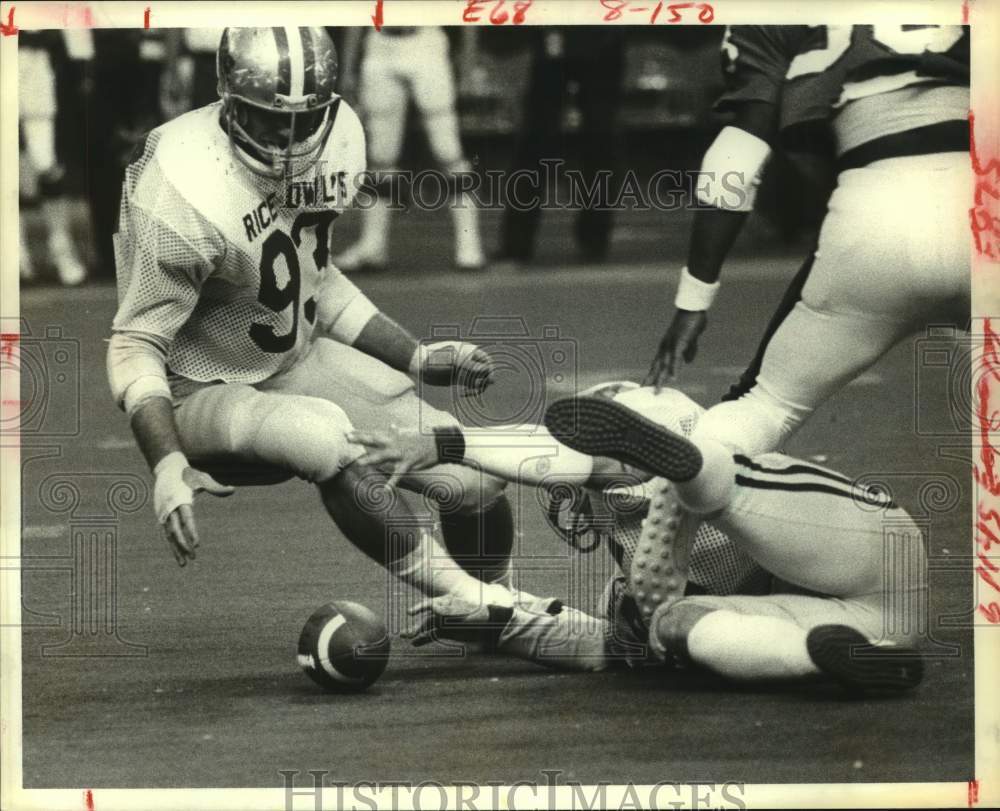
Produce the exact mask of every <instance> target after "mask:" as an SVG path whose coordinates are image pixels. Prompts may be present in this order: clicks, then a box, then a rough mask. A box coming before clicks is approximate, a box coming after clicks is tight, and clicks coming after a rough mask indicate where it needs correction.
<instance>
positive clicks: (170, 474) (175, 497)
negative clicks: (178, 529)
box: [153, 451, 194, 524]
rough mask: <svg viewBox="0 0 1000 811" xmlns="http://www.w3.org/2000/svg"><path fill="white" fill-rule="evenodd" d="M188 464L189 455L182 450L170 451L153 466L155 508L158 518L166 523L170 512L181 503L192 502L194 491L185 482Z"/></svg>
mask: <svg viewBox="0 0 1000 811" xmlns="http://www.w3.org/2000/svg"><path fill="white" fill-rule="evenodd" d="M187 466H188V460H187V457H186V456H184V454H183V453H181V452H180V451H174V452H173V453H168V454H167V455H166V456H164V457H163V458H162V459H161V460H160V461H159V462H157V463H156V467H154V468H153V476H154V477H155V481H154V482H153V509H154V510H155V512H156V520H157V521H159V522H160V523H161V524H165V523H166V522H167V519H168V518H169V517H170V513H172V512H173V511H174V510H176V509H177V508H178V507H179V506H180V505H181V504H190V503H191V502H192V501H193V500H194V493H193V492H192V491H191V488H190V487H188V486H187V485H186V484H185V483H184V470H185V468H187Z"/></svg>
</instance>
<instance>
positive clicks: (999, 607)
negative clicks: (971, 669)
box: [969, 318, 1000, 808]
mask: <svg viewBox="0 0 1000 811" xmlns="http://www.w3.org/2000/svg"><path fill="white" fill-rule="evenodd" d="M998 381H1000V339H998V337H997V334H996V332H994V331H993V325H992V323H991V322H990V319H989V318H984V319H983V353H982V356H981V361H980V368H979V370H978V379H977V380H976V422H977V425H978V428H979V440H980V449H979V460H978V461H977V463H976V464H975V465H974V466H973V468H972V475H973V477H974V478H975V480H976V482H977V484H978V485H979V487H980V488H981V489H980V490H979V496H978V499H977V501H978V504H977V505H976V513H977V520H976V557H977V558H978V559H979V562H980V565H978V566H976V567H975V572H976V576H977V598H978V596H979V591H980V590H984V589H985V590H986V597H985V598H983V599H978V600H977V601H978V605H977V610H978V611H979V613H980V614H982V616H983V618H984V619H985V620H986V621H987V622H989V623H990V624H991V625H997V624H1000V602H998V600H1000V582H997V578H996V577H994V576H993V575H994V573H995V572H997V571H998V567H997V566H996V565H995V564H993V563H992V562H991V561H990V560H989V559H988V558H987V557H986V553H988V552H989V551H990V550H991V549H992V548H993V547H994V546H995V545H1000V540H998V537H1000V513H998V512H997V510H996V509H995V508H993V507H991V506H990V505H991V502H993V501H994V500H995V499H996V498H997V496H1000V482H998V481H997V474H996V470H995V465H996V459H997V449H996V448H995V447H994V446H993V443H992V437H991V434H992V433H993V432H994V431H997V430H998V429H1000V411H997V410H996V409H994V408H993V406H992V405H991V403H990V393H991V392H990V389H991V388H997V389H1000V386H996V385H994V384H996V383H997V382H998ZM992 597H995V598H997V599H990V598H992ZM978 796H979V783H978V782H977V781H972V782H970V783H969V807H970V808H971V807H972V804H973V802H974V798H978Z"/></svg>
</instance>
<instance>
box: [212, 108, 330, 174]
mask: <svg viewBox="0 0 1000 811" xmlns="http://www.w3.org/2000/svg"><path fill="white" fill-rule="evenodd" d="M226 117H227V129H228V131H229V136H230V139H231V140H232V142H233V146H234V148H235V149H236V153H237V156H238V157H239V158H240V160H241V161H242V162H243V163H245V164H246V165H247V166H248V167H249V168H250V169H252V170H253V171H254V172H256V173H257V174H264V175H267V176H269V177H292V176H294V175H299V174H302V173H303V172H305V171H307V170H308V169H309V168H310V167H311V166H312V165H313V164H314V163H315V162H316V159H317V158H318V157H319V154H320V152H322V150H323V147H324V146H325V145H326V140H327V138H328V137H329V135H330V130H331V129H333V121H334V115H333V114H331V109H330V107H323V108H322V109H320V110H311V111H308V112H302V113H297V112H284V111H276V110H268V109H264V108H262V107H258V106H256V105H253V104H248V103H247V102H245V101H243V100H241V99H232V98H231V99H230V100H229V103H228V104H227V105H226Z"/></svg>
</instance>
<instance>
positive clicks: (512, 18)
mask: <svg viewBox="0 0 1000 811" xmlns="http://www.w3.org/2000/svg"><path fill="white" fill-rule="evenodd" d="M533 2H534V0H515V2H513V3H512V8H513V14H511V13H509V12H508V11H507V9H506V5H507V0H493V7H492V9H491V10H490V15H489V21H490V24H491V25H504V24H505V23H507V22H508V21H509V22H511V23H512V24H514V25H521V24H523V23H524V17H525V15H526V14H527V13H528V9H529V8H531V4H532V3H533ZM486 4H487V3H486V0H466V2H465V9H463V11H462V22H463V23H477V22H479V21H480V20H481V19H482V17H481V16H480V15H481V14H482V13H483V12H484V11H485V10H486Z"/></svg>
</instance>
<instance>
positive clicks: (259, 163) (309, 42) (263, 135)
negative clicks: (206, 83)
mask: <svg viewBox="0 0 1000 811" xmlns="http://www.w3.org/2000/svg"><path fill="white" fill-rule="evenodd" d="M216 66H217V72H218V77H219V96H220V97H221V98H222V102H223V124H224V126H225V129H226V132H227V133H228V135H229V140H230V143H231V145H232V148H233V151H234V153H235V154H236V156H237V158H239V160H240V161H241V162H242V163H243V164H245V165H246V166H247V167H248V168H249V169H251V170H252V171H253V172H255V173H257V174H260V175H265V176H268V177H290V176H294V175H299V174H302V173H303V172H306V171H308V170H309V169H310V168H311V167H312V166H313V165H315V163H316V161H317V159H318V158H319V156H320V154H321V153H322V151H323V148H324V146H325V145H326V141H327V138H328V137H329V135H330V131H331V130H332V129H333V124H334V121H335V119H336V114H337V108H338V106H339V102H340V97H339V96H338V95H337V94H336V92H334V85H335V83H336V78H337V53H336V50H335V49H334V47H333V42H332V41H331V40H330V37H329V35H328V34H327V33H326V32H325V31H324V30H323V29H322V28H290V27H285V28H227V29H226V31H225V32H224V33H223V35H222V41H221V43H220V44H219V52H218V55H217V60H216Z"/></svg>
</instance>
